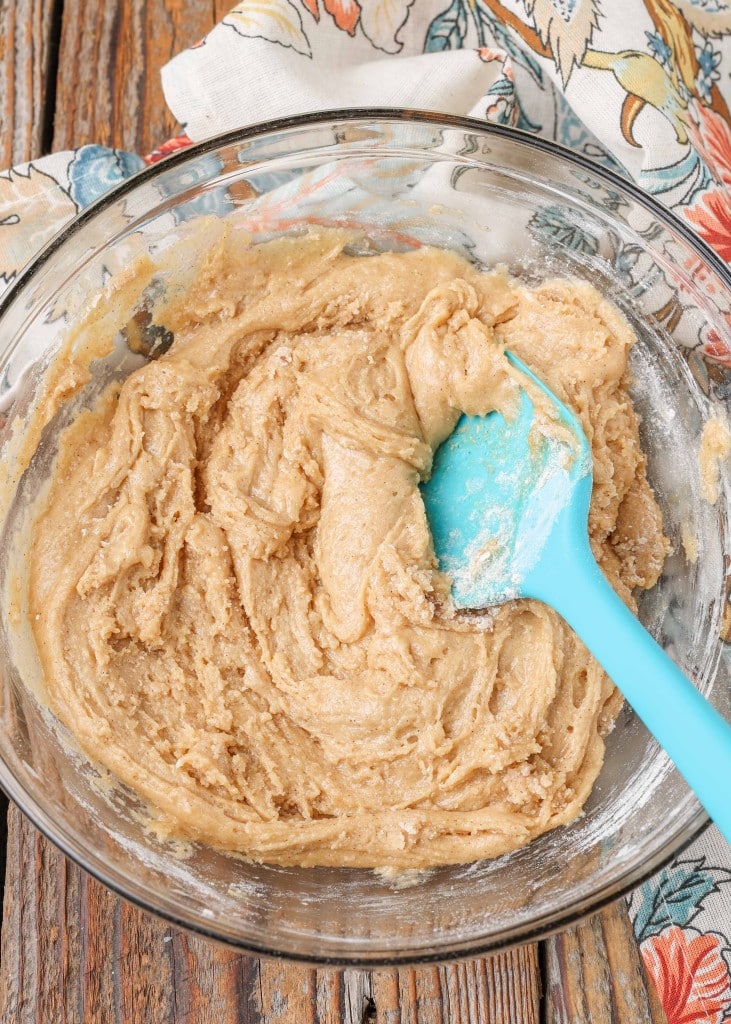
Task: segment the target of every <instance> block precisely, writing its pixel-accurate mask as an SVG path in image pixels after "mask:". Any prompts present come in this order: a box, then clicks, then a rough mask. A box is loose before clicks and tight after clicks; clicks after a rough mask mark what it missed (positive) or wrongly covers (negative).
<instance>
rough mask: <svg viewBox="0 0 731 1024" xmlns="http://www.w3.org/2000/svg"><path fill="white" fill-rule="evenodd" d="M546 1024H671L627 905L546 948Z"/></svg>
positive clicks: (565, 934)
mask: <svg viewBox="0 0 731 1024" xmlns="http://www.w3.org/2000/svg"><path fill="white" fill-rule="evenodd" d="M544 949H545V954H546V955H545V968H544V979H543V981H544V985H545V988H546V1000H545V1002H546V1005H545V1021H546V1024H583V1022H587V1024H594V1022H598V1021H601V1024H625V1022H627V1024H630V1022H631V1024H667V1019H666V1017H665V1014H664V1013H663V1010H662V1007H661V1006H660V1002H659V1000H658V998H657V994H656V992H655V990H654V988H653V987H652V985H650V984H649V982H648V979H647V977H646V975H645V971H644V967H643V965H642V958H641V956H640V951H639V949H638V947H637V943H636V942H635V938H634V935H633V933H632V925H631V922H630V919H629V915H628V913H627V906H626V903H625V902H624V900H622V901H620V902H617V903H615V904H614V905H613V906H611V907H609V908H608V909H606V910H604V911H602V912H601V913H600V914H597V915H595V916H594V917H592V918H590V919H589V920H588V921H587V922H586V923H585V924H583V925H581V926H579V927H577V928H570V929H568V930H567V931H565V932H561V933H560V934H559V935H555V936H553V937H552V938H551V939H549V940H547V942H546V943H545V944H544Z"/></svg>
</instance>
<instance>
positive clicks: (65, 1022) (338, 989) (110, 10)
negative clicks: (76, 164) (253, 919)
mask: <svg viewBox="0 0 731 1024" xmlns="http://www.w3.org/2000/svg"><path fill="white" fill-rule="evenodd" d="M232 2H233V0H232ZM227 6H228V4H227V3H226V0H147V2H145V0H0V168H5V167H8V166H10V165H11V164H14V163H19V162H21V161H25V160H28V159H31V158H33V157H37V156H40V155H42V154H43V153H46V152H49V151H51V150H53V149H66V148H70V147H72V146H78V145H81V144H83V143H87V142H99V143H104V144H107V145H112V146H117V147H121V148H124V149H130V150H133V151H136V152H140V153H147V152H149V151H150V150H152V149H153V148H154V147H155V145H156V144H158V143H160V142H162V141H163V140H164V139H166V138H167V137H169V136H170V135H172V134H174V133H175V131H176V125H175V123H174V120H173V118H172V116H171V115H170V113H169V112H168V111H167V108H166V106H165V102H164V100H163V96H162V91H161V88H160V78H159V69H160V67H161V66H162V65H163V64H164V63H165V62H166V61H167V60H168V59H169V58H170V57H171V56H172V55H173V54H174V53H176V52H177V51H179V50H180V49H182V48H183V47H185V46H187V45H189V44H191V43H193V42H195V41H196V40H197V39H199V38H200V37H201V36H203V35H204V34H205V33H206V32H207V31H208V30H209V29H210V28H211V27H212V26H213V24H214V23H215V22H216V21H217V20H218V19H219V18H221V17H222V16H223V15H224V14H225V13H226V9H227ZM6 810H7V805H5V806H4V807H0V820H4V817H5V813H6ZM7 817H8V827H7V848H6V854H7V870H6V883H5V890H4V906H3V921H2V946H1V948H0V957H1V960H0V1020H1V1021H2V1024H11V1022H16V1021H17V1022H23V1024H30V1022H34V1024H82V1022H83V1024H92V1022H94V1024H97V1022H98V1024H183V1022H185V1024H244V1022H247V1024H264V1022H266V1024H269V1022H275V1021H276V1022H277V1024H315V1022H318V1024H338V1022H343V1024H345V1022H347V1024H367V1022H377V1024H468V1022H469V1024H538V1022H550V1024H610V1022H611V1024H650V1022H653V1024H657V1022H661V1021H665V1017H664V1015H663V1013H662V1009H661V1008H660V1006H659V1004H658V1001H657V996H656V995H655V993H654V991H653V990H652V989H651V988H650V987H648V984H647V981H646V978H645V975H644V971H643V968H642V964H641V959H640V957H639V954H638V950H637V947H636V944H635V942H634V939H633V937H632V929H631V926H630V923H629V920H628V917H627V912H626V909H625V906H624V902H620V903H618V904H616V905H615V906H614V907H611V908H610V909H608V910H606V911H604V912H603V913H601V914H599V915H597V916H596V917H594V918H592V919H591V920H590V921H589V922H587V923H586V924H585V925H583V926H581V927H579V928H573V929H571V930H570V931H566V932H564V933H562V934H561V935H558V936H556V937H554V938H552V939H549V940H548V941H546V942H543V943H541V944H540V945H537V944H533V945H527V946H523V947H522V948H520V949H517V950H514V951H512V952H509V953H504V954H501V955H499V956H494V957H489V958H486V959H479V960H473V961H469V962H467V963H461V964H451V965H449V966H445V967H433V966H430V967H419V968H415V969H400V970H383V971H375V972H366V971H356V970H346V971H343V972H339V971H336V970H332V969H328V970H315V969H308V968H305V967H301V966H289V965H287V964H285V963H280V962H277V961H267V960H259V959H256V958H252V957H246V956H240V955H238V954H236V953H234V952H232V951H230V950H227V949H224V948H222V947H219V946H216V945H214V944H212V943H210V942H206V941H204V940H202V939H199V938H197V937H193V936H191V935H188V934H186V933H183V932H180V931H178V930H177V929H175V928H171V927H169V926H167V925H166V924H164V923H163V922H161V921H159V920H157V919H156V918H154V917H152V916H150V915H148V914H145V913H143V912H141V911H139V910H137V909H136V908H134V907H132V906H131V905H130V904H128V903H125V902H124V901H122V900H120V899H118V898H117V897H115V896H113V895H112V894H111V893H110V892H108V891H107V890H106V889H105V888H104V887H103V886H101V885H99V884H98V883H97V882H95V881H94V880H93V879H92V878H90V877H89V876H88V875H87V874H86V873H85V872H83V871H82V870H80V869H79V868H78V867H76V866H75V865H74V864H72V863H71V862H70V861H68V860H66V858H65V857H63V855H62V854H60V853H59V852H58V851H57V850H56V849H55V848H54V847H53V846H52V845H51V844H50V843H49V842H48V841H47V840H45V839H44V838H43V837H42V836H41V835H40V834H39V833H38V832H36V830H35V829H34V828H33V827H32V826H31V825H30V824H29V822H28V821H27V820H26V819H25V818H24V817H23V816H22V815H21V814H20V812H19V811H18V810H17V809H16V808H15V807H12V806H11V807H10V809H9V812H8V815H7ZM4 852H5V850H4V849H3V847H2V844H0V858H1V857H2V855H3V853H4ZM0 867H1V863H0Z"/></svg>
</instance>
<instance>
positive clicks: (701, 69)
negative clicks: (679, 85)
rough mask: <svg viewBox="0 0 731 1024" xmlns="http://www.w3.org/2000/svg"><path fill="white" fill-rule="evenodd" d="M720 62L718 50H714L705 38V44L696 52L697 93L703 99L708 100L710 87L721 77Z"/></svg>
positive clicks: (709, 41)
mask: <svg viewBox="0 0 731 1024" xmlns="http://www.w3.org/2000/svg"><path fill="white" fill-rule="evenodd" d="M720 63H721V52H720V50H714V49H713V44H712V43H711V40H710V39H707V40H706V44H705V46H704V47H703V49H702V50H701V51H700V52H699V53H698V82H697V85H698V94H699V95H700V97H701V98H702V99H704V100H710V98H711V89H712V88H713V86H714V84H715V83H716V82H717V81H718V80H719V78H720V77H721V72H720V71H719V70H718V66H719V64H720Z"/></svg>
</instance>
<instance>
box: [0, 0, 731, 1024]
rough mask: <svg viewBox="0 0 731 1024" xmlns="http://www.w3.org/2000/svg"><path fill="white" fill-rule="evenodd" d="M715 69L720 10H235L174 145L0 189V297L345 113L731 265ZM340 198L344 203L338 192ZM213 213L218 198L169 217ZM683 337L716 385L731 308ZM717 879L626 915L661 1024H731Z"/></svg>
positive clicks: (108, 154) (41, 166) (621, 261)
mask: <svg viewBox="0 0 731 1024" xmlns="http://www.w3.org/2000/svg"><path fill="white" fill-rule="evenodd" d="M729 68H731V0H242V2H239V3H236V4H235V6H232V7H231V9H230V11H229V12H228V14H227V15H226V16H225V17H224V18H223V20H222V21H221V22H220V24H218V25H217V26H216V27H215V28H214V29H213V30H212V31H211V32H210V33H209V34H208V35H207V36H206V37H205V38H204V39H202V40H200V41H199V42H198V43H196V44H195V46H193V47H190V48H189V49H188V50H186V51H184V52H182V53H181V54H179V55H178V56H177V57H175V58H174V59H173V60H172V61H171V62H170V63H169V64H168V65H167V66H166V67H165V68H164V69H163V73H162V78H163V87H164V90H165V96H166V100H167V102H168V105H169V106H170V109H171V110H172V112H173V113H174V115H175V116H176V117H177V119H178V121H179V122H180V124H181V126H182V133H181V134H180V135H178V136H177V137H175V138H174V139H170V140H168V141H167V142H162V143H161V145H160V146H159V147H158V148H157V149H156V150H154V152H153V153H151V154H149V155H147V156H144V157H142V156H138V155H136V154H132V153H125V152H122V151H120V150H113V149H108V148H106V147H103V146H93V145H92V146H83V147H81V148H80V149H78V150H76V151H75V152H67V153H58V154H54V155H52V156H49V157H44V158H42V159H38V160H34V161H32V162H31V163H29V164H26V165H24V166H22V167H17V168H14V169H13V170H10V171H6V172H5V173H2V174H0V291H2V289H3V288H4V287H6V286H7V285H9V284H10V283H11V282H12V281H13V280H14V279H15V277H16V276H17V275H18V274H19V273H20V272H21V271H22V268H23V266H24V265H25V264H26V263H27V262H28V261H29V260H30V259H31V258H32V257H33V255H34V253H35V252H37V250H38V249H39V248H40V247H41V246H42V245H44V244H45V243H46V242H47V241H48V240H49V239H50V238H51V237H52V235H53V234H54V233H55V231H56V230H57V229H58V228H59V227H61V226H62V225H63V224H64V223H65V222H66V221H67V220H69V219H70V218H71V217H73V216H74V215H75V214H76V213H77V212H78V211H79V210H81V209H82V208H84V207H85V206H87V205H88V204H89V203H91V202H93V201H94V200H96V199H97V198H98V197H99V196H101V195H103V194H104V192H105V191H106V190H107V189H109V188H112V187H113V186H114V185H116V184H117V183H118V182H120V181H122V180H124V179H125V178H128V177H129V176H130V175H132V174H134V173H136V172H137V171H138V170H139V169H140V168H141V167H143V166H145V165H146V164H149V163H154V162H156V161H158V160H162V159H164V158H165V157H166V156H167V155H169V154H170V153H173V152H176V151H178V150H180V149H183V148H185V147H186V146H188V145H190V143H191V141H199V140H201V139H203V138H206V137H207V136H210V135H212V134H215V133H217V132H222V131H227V130H231V129H234V128H239V127H242V126H244V125H248V124H254V123H257V122H261V121H266V120H269V119H273V118H276V117H280V116H286V115H292V114H297V113H302V112H306V111H313V110H324V109H332V108H333V107H339V108H342V107H352V106H370V107H375V106H396V107H414V108H419V109H431V110H436V111H439V112H444V113H453V114H462V115H466V114H469V115H472V116H474V117H477V118H482V119H489V120H491V121H495V122H497V123H499V124H503V125H509V126H513V127H517V128H521V129H523V130H526V131H530V132H534V133H536V134H539V135H541V136H544V137H546V138H550V139H554V140H556V141H557V142H559V143H561V144H562V145H564V146H569V147H570V148H572V149H574V150H576V151H578V152H581V153H583V154H584V155H585V156H587V157H589V158H591V159H593V160H596V161H598V162H600V163H603V164H604V165H606V166H609V167H611V168H613V169H614V170H615V171H619V172H620V173H622V174H624V175H626V176H628V177H630V178H633V179H634V180H635V181H637V182H638V183H639V184H640V185H641V186H642V187H643V188H645V189H646V190H647V191H648V192H649V193H651V194H652V195H654V196H656V197H657V198H658V199H660V200H661V201H662V202H663V203H665V204H666V205H668V206H670V207H672V208H673V209H674V210H675V211H676V213H677V214H678V215H679V216H680V217H682V218H684V219H685V220H686V221H687V222H688V224H689V225H691V226H692V228H693V229H694V230H695V231H696V232H697V233H698V234H699V235H700V236H701V237H702V238H703V239H705V241H706V242H707V243H708V244H709V245H711V246H712V247H713V248H714V249H715V250H716V252H717V253H718V254H719V255H720V256H721V258H722V259H724V260H731V113H730V112H729V104H731V76H729V73H728V69H729ZM180 173H181V174H184V173H185V172H184V171H183V170H181V172H180ZM191 184H192V182H191ZM331 186H332V183H331V182H329V181H322V180H320V178H318V176H317V174H313V175H312V176H311V179H310V178H308V180H307V181H304V180H302V181H300V182H299V183H298V184H297V186H296V187H297V196H298V201H300V202H302V201H306V199H307V196H306V195H305V194H304V193H303V187H304V188H305V191H306V190H307V189H309V190H310V194H311V195H312V196H313V197H316V196H317V194H318V189H321V188H325V187H328V188H329V187H331ZM293 187H294V186H293V184H292V182H291V181H289V180H288V179H286V178H285V179H284V180H282V181H277V182H275V183H273V186H272V191H271V192H269V193H268V194H267V195H265V196H263V197H262V202H261V203H260V204H259V207H258V216H259V218H260V221H261V224H262V226H267V225H272V226H274V225H276V226H281V225H282V224H284V223H285V222H286V216H287V209H288V204H289V203H290V201H291V197H292V189H293ZM337 187H338V188H339V189H341V190H342V202H343V204H345V205H347V203H348V202H349V201H350V200H349V197H348V194H347V193H348V189H349V188H352V183H347V182H345V181H341V182H339V183H338V184H337ZM228 203H229V199H228V196H227V194H226V193H225V190H219V191H215V190H214V192H212V193H211V194H210V195H208V196H206V197H204V199H199V200H196V201H195V202H192V203H191V204H190V205H189V207H188V208H182V209H181V210H179V211H178V213H177V216H178V217H182V218H184V217H185V216H187V215H189V214H193V213H195V214H197V213H199V212H201V211H203V212H212V213H218V212H222V211H224V210H225V209H226V208H227V204H228ZM201 204H202V205H201ZM529 230H531V231H534V232H536V233H537V234H539V235H542V236H544V237H549V238H552V239H556V240H558V241H560V242H561V244H563V245H568V246H571V247H572V248H574V249H576V250H577V251H579V252H587V251H592V250H591V247H592V246H595V245H596V242H595V239H593V238H591V237H589V236H587V235H586V233H585V232H582V230H581V226H580V225H577V224H574V223H570V222H568V221H567V220H566V218H565V215H564V213H563V211H562V209H561V208H560V207H557V208H553V209H551V208H549V209H546V210H544V211H542V213H541V214H540V215H537V216H536V217H535V218H534V219H533V221H532V222H531V224H530V225H529ZM429 231H430V226H429V225H427V224H424V225H423V232H422V235H420V237H423V239H424V240H428V238H429ZM587 247H588V248H587ZM610 258H611V259H612V261H613V263H614V266H615V270H616V271H617V272H618V273H619V274H620V276H622V275H627V276H628V277H629V276H630V275H631V274H632V273H634V272H635V271H636V269H637V267H638V265H639V262H638V261H641V259H642V253H641V251H639V249H637V248H636V247H632V246H630V245H624V244H621V243H620V242H619V241H618V242H617V244H616V251H614V252H613V253H612V254H611V257H610ZM686 270H687V272H688V273H689V274H690V275H693V274H697V273H699V272H700V268H699V267H695V266H688V267H686ZM681 313H682V311H681V309H680V308H679V304H678V302H677V300H674V301H668V302H666V303H665V304H664V305H663V306H662V307H661V308H658V310H657V312H656V316H657V317H658V319H659V321H660V322H661V323H664V324H665V325H666V326H667V327H668V329H670V330H673V329H674V326H675V324H676V323H677V320H678V318H679V317H680V316H681ZM696 333H697V338H696V340H695V342H694V344H695V347H696V351H694V352H692V353H691V354H690V356H689V359H690V360H691V365H692V366H693V368H694V372H696V373H697V374H699V375H702V374H706V376H707V375H708V368H707V363H706V360H707V361H710V363H711V364H717V366H716V368H717V369H718V370H719V372H723V371H722V368H723V367H726V368H728V369H729V370H731V311H730V313H729V332H728V334H724V336H721V335H720V334H719V332H718V331H717V330H711V329H710V328H708V327H707V326H706V325H701V327H700V328H698V329H697V331H696ZM693 360H695V362H693ZM730 379H731V378H730ZM728 394H729V395H731V385H730V386H729V389H728ZM730 883H731V850H729V848H728V846H727V845H726V844H725V843H724V842H723V840H722V839H721V838H720V836H719V835H718V833H717V831H716V830H715V829H710V830H709V831H708V832H707V833H706V835H705V836H704V837H702V839H701V840H699V841H698V842H697V843H696V844H694V846H693V847H692V848H691V850H690V851H689V852H686V854H685V855H683V856H682V857H680V858H678V859H677V860H676V861H675V862H674V863H673V864H672V865H671V866H670V867H669V868H667V869H666V870H665V871H662V872H661V873H660V874H659V875H658V876H657V877H656V878H655V879H653V880H652V881H651V882H648V883H647V884H646V885H644V886H642V887H641V888H640V889H639V890H638V891H637V892H635V893H634V894H633V896H632V898H631V900H630V911H631V915H632V918H633V921H634V928H635V934H636V937H637V940H638V942H639V944H640V949H641V952H642V956H643V959H644V962H645V965H646V968H647V973H648V975H649V976H650V977H651V978H652V979H653V980H654V982H655V985H656V987H657V991H658V993H659V996H660V999H661V1001H662V1003H663V1006H664V1008H665V1012H666V1014H667V1017H668V1020H669V1022H670V1024H701V1022H705V1021H711V1022H715V1024H720V1022H722V1021H731V884H730Z"/></svg>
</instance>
